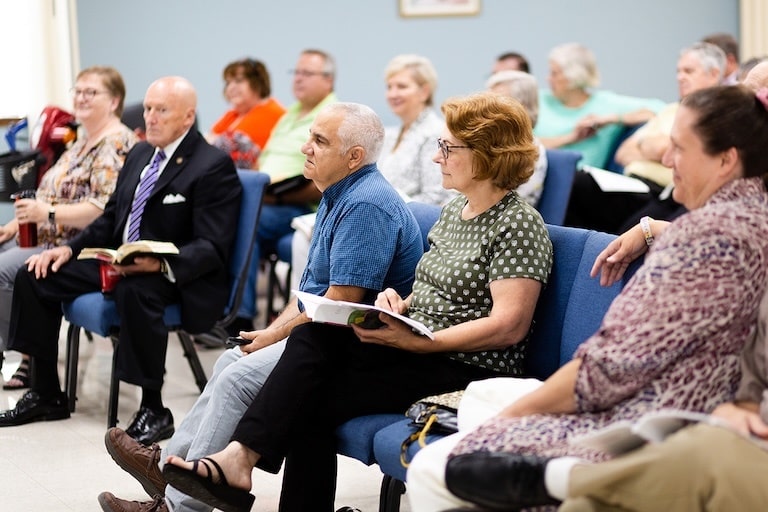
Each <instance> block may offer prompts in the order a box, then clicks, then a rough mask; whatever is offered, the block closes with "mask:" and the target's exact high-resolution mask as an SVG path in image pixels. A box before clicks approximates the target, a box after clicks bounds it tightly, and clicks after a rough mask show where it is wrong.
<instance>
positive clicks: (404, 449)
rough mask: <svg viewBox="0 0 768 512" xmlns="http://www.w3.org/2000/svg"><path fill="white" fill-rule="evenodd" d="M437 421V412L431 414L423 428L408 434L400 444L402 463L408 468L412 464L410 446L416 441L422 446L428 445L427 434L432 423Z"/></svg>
mask: <svg viewBox="0 0 768 512" xmlns="http://www.w3.org/2000/svg"><path fill="white" fill-rule="evenodd" d="M435 421H437V414H431V415H430V416H429V418H427V421H426V422H425V423H424V426H423V427H422V428H421V430H417V431H416V432H414V433H413V434H411V435H410V436H408V438H407V439H406V440H405V441H403V443H402V444H401V445H400V464H402V465H403V467H404V468H407V467H408V466H410V465H411V461H409V460H408V448H409V447H410V446H411V445H412V444H413V443H414V441H418V442H419V446H420V447H422V448H424V447H425V446H427V434H428V433H429V429H431V428H432V424H433V423H435Z"/></svg>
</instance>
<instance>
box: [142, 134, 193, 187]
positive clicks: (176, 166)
mask: <svg viewBox="0 0 768 512" xmlns="http://www.w3.org/2000/svg"><path fill="white" fill-rule="evenodd" d="M200 138H201V135H200V133H199V132H198V131H197V130H195V129H194V128H192V129H190V131H189V132H188V133H187V136H186V137H184V139H183V140H182V141H181V144H179V147H178V148H176V151H174V153H173V155H171V156H170V159H169V160H168V163H167V164H165V168H164V169H163V172H162V173H161V174H160V177H159V178H158V179H157V183H156V184H155V187H154V188H153V189H152V193H151V194H150V195H149V200H150V201H151V200H152V198H153V197H154V196H155V195H157V194H159V193H160V191H161V190H163V189H164V188H165V186H166V185H168V184H169V183H170V182H171V181H173V179H174V178H175V177H176V175H177V174H179V172H181V170H182V169H183V168H184V166H185V165H187V161H188V160H189V158H190V156H191V155H192V153H193V152H194V150H195V148H196V147H197V144H198V142H199V140H200Z"/></svg>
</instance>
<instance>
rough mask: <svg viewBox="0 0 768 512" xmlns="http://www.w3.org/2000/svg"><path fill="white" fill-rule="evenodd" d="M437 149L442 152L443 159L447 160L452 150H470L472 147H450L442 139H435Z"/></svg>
mask: <svg viewBox="0 0 768 512" xmlns="http://www.w3.org/2000/svg"><path fill="white" fill-rule="evenodd" d="M437 147H438V148H440V151H442V152H443V158H444V159H446V160H448V155H450V154H451V150H452V149H462V148H463V149H471V148H472V146H451V145H450V144H448V143H447V142H445V141H444V140H443V139H437Z"/></svg>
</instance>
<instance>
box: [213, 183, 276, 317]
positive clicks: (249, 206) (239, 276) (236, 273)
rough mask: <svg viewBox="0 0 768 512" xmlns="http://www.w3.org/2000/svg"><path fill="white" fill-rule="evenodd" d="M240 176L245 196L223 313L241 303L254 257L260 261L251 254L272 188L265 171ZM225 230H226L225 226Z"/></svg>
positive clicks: (233, 248) (242, 198)
mask: <svg viewBox="0 0 768 512" xmlns="http://www.w3.org/2000/svg"><path fill="white" fill-rule="evenodd" d="M237 176H238V178H240V183H241V184H242V185H243V194H242V196H241V199H240V215H239V217H238V220H237V233H236V236H235V243H234V246H233V247H232V251H231V254H230V260H229V284H230V288H229V290H230V292H229V300H228V301H227V306H226V308H225V310H224V314H227V313H229V312H230V311H231V310H232V309H233V306H235V305H236V304H239V302H240V298H241V297H242V293H243V286H244V285H245V281H246V278H247V275H248V269H249V267H250V263H251V258H252V257H256V258H258V256H253V255H251V252H252V249H253V242H254V240H255V239H256V229H257V226H258V225H259V215H260V214H261V202H262V199H263V197H264V189H265V188H266V187H267V185H269V176H268V175H267V174H266V173H263V172H256V171H252V170H247V169H246V170H243V169H238V170H237ZM223 228H225V229H226V227H225V226H223Z"/></svg>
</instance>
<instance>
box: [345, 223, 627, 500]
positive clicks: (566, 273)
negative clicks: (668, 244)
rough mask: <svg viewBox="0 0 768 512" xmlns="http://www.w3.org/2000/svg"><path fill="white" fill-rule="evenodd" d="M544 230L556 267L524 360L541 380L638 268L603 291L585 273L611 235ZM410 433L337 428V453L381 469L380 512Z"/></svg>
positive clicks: (407, 429)
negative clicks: (547, 234)
mask: <svg viewBox="0 0 768 512" xmlns="http://www.w3.org/2000/svg"><path fill="white" fill-rule="evenodd" d="M433 213H434V212H433ZM434 218H435V219H436V216H435V217H434ZM547 228H548V230H549V235H550V238H551V240H552V244H553V247H554V265H553V268H552V273H551V275H550V278H549V282H548V283H547V286H546V287H545V288H544V290H543V292H542V294H541V297H540V298H539V302H538V304H537V307H536V312H535V315H534V322H533V329H532V332H531V337H530V340H529V345H528V350H529V352H528V354H527V358H526V364H527V373H528V374H529V375H530V376H532V377H536V378H539V379H546V378H547V377H548V376H549V375H551V374H552V373H554V371H555V370H557V369H558V368H559V367H560V366H561V365H563V364H564V363H566V362H567V361H569V360H570V359H571V356H572V355H573V353H574V351H575V350H576V347H578V346H579V344H580V343H581V342H583V341H584V340H586V339H587V338H588V337H589V336H590V335H592V334H593V333H594V332H595V331H596V330H597V329H598V327H599V325H600V322H601V321H602V318H603V316H604V315H605V312H606V311H607V309H608V307H609V306H610V304H611V302H612V301H613V299H614V298H615V297H616V295H618V293H619V292H620V291H621V289H622V288H623V286H624V284H626V282H627V281H628V280H629V279H630V278H631V276H632V275H633V274H634V272H635V270H636V269H637V267H638V266H639V264H640V263H639V262H636V263H634V264H633V265H632V266H630V268H629V269H628V271H627V272H626V273H625V275H624V277H623V279H622V280H621V282H619V283H616V284H614V285H613V286H610V287H601V286H600V284H599V282H598V280H597V279H593V278H591V277H590V275H589V272H590V269H591V267H592V263H593V262H594V260H595V258H596V257H597V255H598V254H599V253H600V251H602V250H603V249H604V248H605V247H606V245H608V243H609V242H610V241H611V240H613V239H614V238H615V236H614V235H609V234H606V233H599V232H596V231H589V230H584V229H579V228H568V227H562V226H554V225H549V224H548V225H547ZM413 432H414V428H413V427H411V426H410V420H408V419H405V417H404V415H403V414H379V415H371V416H364V417H359V418H354V419H352V420H350V421H348V422H346V423H345V424H343V425H341V426H340V427H339V428H338V429H337V432H336V435H337V440H338V448H337V451H338V453H340V454H342V455H346V456H348V457H352V458H354V459H357V460H359V461H361V462H363V463H365V464H367V465H371V464H374V463H375V464H378V465H379V467H380V469H381V471H382V473H383V479H382V485H381V494H380V498H379V500H380V501H379V511H380V512H397V511H398V510H399V508H400V497H401V495H402V494H403V493H404V492H405V483H404V482H405V474H406V468H405V467H403V465H402V463H401V461H400V450H401V445H402V442H403V441H404V440H405V439H407V438H408V437H409V436H410V435H411V434H412V433H413ZM436 439H439V436H427V439H426V440H427V442H428V443H429V442H431V441H434V440H436ZM418 450H419V446H418V443H413V444H412V445H411V447H410V449H409V451H408V460H410V459H412V458H413V456H414V455H415V453H416V452H417V451H418Z"/></svg>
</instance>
